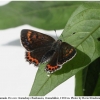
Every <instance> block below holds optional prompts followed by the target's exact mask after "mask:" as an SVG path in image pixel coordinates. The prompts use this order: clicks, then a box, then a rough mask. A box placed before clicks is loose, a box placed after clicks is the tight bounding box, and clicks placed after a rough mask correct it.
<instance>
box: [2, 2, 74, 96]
mask: <svg viewBox="0 0 100 100" xmlns="http://www.w3.org/2000/svg"><path fill="white" fill-rule="evenodd" d="M1 3H2V4H4V3H6V1H2V2H1V1H0V4H1ZM22 29H33V30H36V31H40V32H42V33H45V34H48V35H52V34H53V35H54V34H55V32H54V31H46V30H42V29H38V28H35V27H32V26H29V25H23V26H19V27H16V28H10V29H6V30H0V96H28V95H29V93H30V90H31V87H32V84H33V82H34V78H35V75H36V72H37V70H38V68H36V67H34V65H29V63H28V62H26V61H25V59H24V58H25V49H24V48H23V47H21V46H20V43H19V39H20V31H21V30H22ZM62 31H63V30H58V31H57V32H56V33H57V36H59V35H60V34H61V32H62ZM55 36H56V34H55ZM74 78H75V77H74V76H73V77H71V78H70V79H68V80H67V81H66V82H64V83H62V84H61V85H59V86H58V87H57V88H55V89H54V90H53V91H51V92H50V93H48V94H47V95H46V96H74V87H75V82H74V81H75V80H74Z"/></svg>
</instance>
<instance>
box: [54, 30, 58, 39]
mask: <svg viewBox="0 0 100 100" xmlns="http://www.w3.org/2000/svg"><path fill="white" fill-rule="evenodd" d="M54 31H55V34H56V37H57V39H58V36H57V33H56V30H54Z"/></svg>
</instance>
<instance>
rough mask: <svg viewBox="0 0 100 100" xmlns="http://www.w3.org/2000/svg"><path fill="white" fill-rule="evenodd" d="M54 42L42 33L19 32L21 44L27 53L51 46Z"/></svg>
mask: <svg viewBox="0 0 100 100" xmlns="http://www.w3.org/2000/svg"><path fill="white" fill-rule="evenodd" d="M54 41H55V40H54V39H53V38H52V37H50V36H48V35H45V34H43V33H40V32H36V31H33V30H28V29H23V30H22V31H21V43H22V45H23V46H24V48H25V49H26V50H27V51H32V50H34V49H37V48H41V47H46V46H48V45H51V44H52V43H53V42H54Z"/></svg>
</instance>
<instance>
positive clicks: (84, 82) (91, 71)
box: [75, 57, 100, 96]
mask: <svg viewBox="0 0 100 100" xmlns="http://www.w3.org/2000/svg"><path fill="white" fill-rule="evenodd" d="M99 72H100V57H99V58H97V59H96V60H94V61H93V62H92V63H91V64H90V65H89V66H88V67H86V68H84V69H83V70H82V71H80V72H78V73H77V74H76V88H75V95H76V96H82V95H83V96H93V93H94V92H95V95H97V93H98V92H96V91H97V90H96V91H95V88H96V85H97V82H98V81H99ZM99 85H100V84H99ZM99 87H100V86H99ZM99 91H100V88H99ZM99 95H100V93H99ZM99 95H98V96H99Z"/></svg>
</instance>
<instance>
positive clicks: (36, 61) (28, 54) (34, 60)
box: [27, 52, 39, 65]
mask: <svg viewBox="0 0 100 100" xmlns="http://www.w3.org/2000/svg"><path fill="white" fill-rule="evenodd" d="M27 59H28V60H30V61H32V62H34V63H35V64H36V65H38V64H39V62H38V60H37V59H35V58H33V57H31V54H30V52H27Z"/></svg>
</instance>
